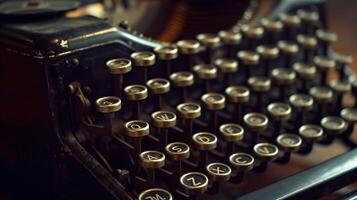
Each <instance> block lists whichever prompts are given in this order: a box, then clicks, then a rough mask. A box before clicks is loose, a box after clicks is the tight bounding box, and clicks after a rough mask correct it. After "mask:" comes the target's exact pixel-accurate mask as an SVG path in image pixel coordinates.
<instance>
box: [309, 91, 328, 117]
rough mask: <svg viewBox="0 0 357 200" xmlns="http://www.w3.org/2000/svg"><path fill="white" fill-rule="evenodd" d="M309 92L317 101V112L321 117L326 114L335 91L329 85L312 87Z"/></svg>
mask: <svg viewBox="0 0 357 200" xmlns="http://www.w3.org/2000/svg"><path fill="white" fill-rule="evenodd" d="M309 93H310V95H311V96H312V97H313V98H314V100H315V101H316V102H317V112H318V116H319V117H320V118H321V117H322V116H324V115H325V114H326V110H327V108H326V106H327V105H328V103H330V102H331V101H332V100H333V92H332V90H331V89H330V88H329V87H325V86H315V87H312V88H310V91H309Z"/></svg>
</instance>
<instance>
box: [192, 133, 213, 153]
mask: <svg viewBox="0 0 357 200" xmlns="http://www.w3.org/2000/svg"><path fill="white" fill-rule="evenodd" d="M192 139H193V141H194V143H195V146H196V147H197V148H198V149H199V150H202V151H206V150H213V149H215V148H216V147H217V137H216V136H215V135H213V134H212V133H208V132H199V133H196V134H194V135H193V136H192Z"/></svg>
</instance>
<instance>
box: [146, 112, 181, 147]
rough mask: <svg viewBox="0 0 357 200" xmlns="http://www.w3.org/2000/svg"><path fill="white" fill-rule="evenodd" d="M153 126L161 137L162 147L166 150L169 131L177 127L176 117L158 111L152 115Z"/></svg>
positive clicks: (173, 114) (170, 113) (169, 113)
mask: <svg viewBox="0 0 357 200" xmlns="http://www.w3.org/2000/svg"><path fill="white" fill-rule="evenodd" d="M151 119H152V123H153V125H154V126H155V127H156V128H157V130H158V132H159V135H160V136H161V139H160V145H163V146H162V147H163V148H164V147H165V146H166V145H167V143H168V134H169V133H168V130H169V128H172V127H174V126H176V115H175V113H172V112H169V111H157V112H154V113H152V114H151Z"/></svg>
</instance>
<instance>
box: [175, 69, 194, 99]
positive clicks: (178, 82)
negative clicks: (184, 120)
mask: <svg viewBox="0 0 357 200" xmlns="http://www.w3.org/2000/svg"><path fill="white" fill-rule="evenodd" d="M170 80H171V81H172V83H173V84H174V86H176V87H178V88H180V90H181V101H183V102H185V101H186V100H187V87H189V86H191V85H193V83H194V79H193V74H192V73H190V72H175V73H173V74H171V75H170Z"/></svg>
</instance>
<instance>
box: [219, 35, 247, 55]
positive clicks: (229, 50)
mask: <svg viewBox="0 0 357 200" xmlns="http://www.w3.org/2000/svg"><path fill="white" fill-rule="evenodd" d="M218 36H219V37H220V38H221V41H222V43H223V44H224V45H225V47H226V53H225V54H226V56H227V57H234V56H235V52H236V47H237V45H239V44H240V43H241V41H242V34H241V33H240V32H237V31H232V30H223V31H220V32H219V33H218Z"/></svg>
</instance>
